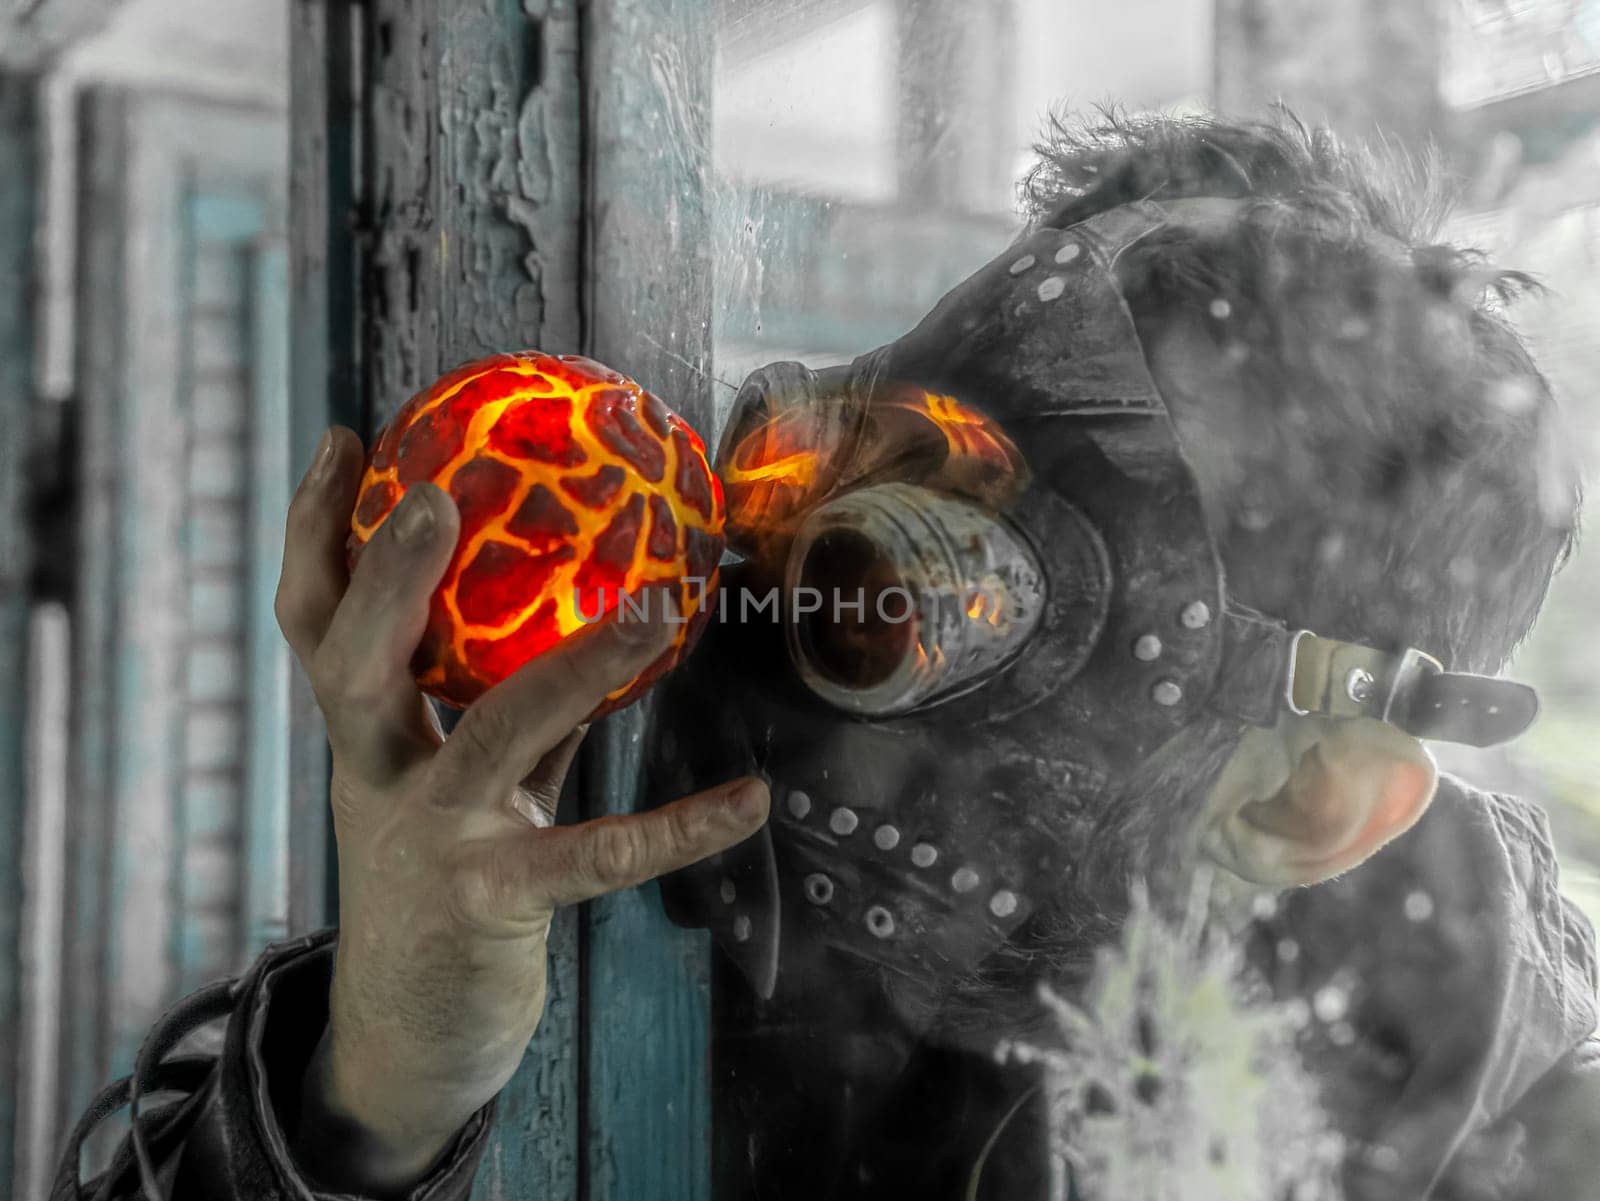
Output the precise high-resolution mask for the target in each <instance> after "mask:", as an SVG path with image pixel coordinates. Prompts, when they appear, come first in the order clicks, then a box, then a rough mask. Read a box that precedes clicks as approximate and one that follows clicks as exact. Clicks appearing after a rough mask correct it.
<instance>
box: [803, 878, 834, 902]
mask: <svg viewBox="0 0 1600 1201" xmlns="http://www.w3.org/2000/svg"><path fill="white" fill-rule="evenodd" d="M803 887H804V888H805V890H806V900H808V901H810V902H811V903H812V904H813V905H826V904H827V903H828V902H829V901H831V900H833V881H832V880H830V879H828V877H827V876H824V875H823V874H822V873H821V872H813V873H811V875H809V876H807V877H806V879H805V884H804V885H803Z"/></svg>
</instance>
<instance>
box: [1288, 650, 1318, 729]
mask: <svg viewBox="0 0 1600 1201" xmlns="http://www.w3.org/2000/svg"><path fill="white" fill-rule="evenodd" d="M1313 636H1314V635H1313V634H1312V632H1311V631H1310V630H1296V631H1295V632H1294V633H1293V635H1291V636H1290V638H1289V669H1288V671H1287V672H1286V673H1285V674H1284V678H1283V703H1284V704H1286V705H1288V706H1289V712H1290V713H1293V714H1294V715H1295V716H1296V717H1304V716H1306V714H1308V713H1310V712H1311V710H1310V709H1302V708H1301V707H1300V706H1299V705H1297V704H1295V703H1294V677H1295V674H1296V673H1297V672H1298V671H1299V669H1300V641H1301V639H1303V638H1310V637H1313Z"/></svg>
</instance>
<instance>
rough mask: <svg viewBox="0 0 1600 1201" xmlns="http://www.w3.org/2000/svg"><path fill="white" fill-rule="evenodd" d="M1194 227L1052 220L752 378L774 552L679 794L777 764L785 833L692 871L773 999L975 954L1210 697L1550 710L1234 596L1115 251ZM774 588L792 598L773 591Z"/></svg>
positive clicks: (1012, 921) (753, 483)
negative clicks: (903, 309)
mask: <svg viewBox="0 0 1600 1201" xmlns="http://www.w3.org/2000/svg"><path fill="white" fill-rule="evenodd" d="M1166 220H1167V216H1166V214H1165V213H1164V211H1163V210H1162V208H1161V207H1160V206H1159V205H1156V204H1152V203H1135V204H1128V205H1124V206H1122V207H1119V208H1116V209H1113V210H1110V211H1108V212H1105V213H1102V214H1100V215H1098V216H1096V217H1093V218H1091V219H1090V220H1087V221H1084V222H1082V223H1080V224H1077V225H1073V226H1071V227H1069V228H1065V229H1060V228H1052V227H1049V226H1046V227H1043V228H1040V229H1038V230H1037V231H1036V232H1034V233H1033V234H1032V235H1031V236H1030V237H1028V238H1027V239H1026V240H1025V241H1023V242H1021V243H1020V244H1018V245H1016V246H1014V247H1012V248H1011V249H1009V250H1008V251H1007V252H1006V253H1005V254H1003V255H1002V256H1001V257H1000V258H998V259H997V260H995V261H994V262H992V263H990V264H989V265H988V266H986V267H984V268H983V269H982V270H980V271H979V272H977V274H975V275H973V276H972V277H971V278H970V279H968V280H967V281H966V282H964V283H963V284H961V285H960V286H959V287H957V288H956V289H955V290H954V291H952V292H951V293H950V294H949V295H947V296H946V297H945V298H944V299H943V300H942V301H940V303H939V304H938V305H937V307H935V308H934V310H933V311H932V312H931V313H929V314H928V316H927V317H926V318H924V319H923V321H922V322H921V323H920V324H919V325H918V326H917V327H916V328H915V329H914V330H912V331H911V332H910V333H909V334H907V335H906V336H904V337H903V338H901V339H900V340H898V341H896V342H893V343H891V344H889V345H887V346H884V347H882V348H880V349H878V350H876V351H873V352H872V353H870V354H867V355H864V356H862V357H861V358H860V359H857V360H856V361H855V362H854V363H852V364H851V365H849V366H848V367H839V368H831V369H828V370H824V371H820V372H812V371H808V370H807V369H805V368H804V367H801V366H800V365H798V364H792V363H791V364H781V363H780V364H774V365H773V366H771V367H768V368H764V369H763V370H761V371H758V372H756V373H755V374H754V375H753V376H752V377H751V378H750V379H749V380H748V381H747V382H746V384H745V386H744V387H743V389H742V390H741V392H740V396H739V399H738V402H737V405H736V409H735V412H734V414H733V417H732V420H731V422H730V425H729V428H728V433H727V435H726V437H725V438H724V440H723V443H722V448H721V450H720V451H719V453H718V461H717V468H718V473H719V475H720V476H721V477H722V478H723V480H724V484H725V487H726V489H727V496H728V514H729V540H730V545H731V546H732V547H733V548H734V549H735V550H737V551H738V552H740V553H741V554H743V555H744V556H745V561H744V562H743V563H740V564H737V565H734V566H731V567H728V568H726V569H725V570H724V573H723V590H724V602H723V606H722V609H723V612H722V620H720V621H713V622H712V624H711V626H710V628H709V629H708V630H707V632H706V635H705V637H704V639H703V641H702V643H701V644H700V646H699V648H698V649H697V650H696V652H695V654H694V655H693V656H692V658H691V660H690V662H689V663H688V664H687V665H686V666H685V667H683V668H681V669H680V670H679V671H678V672H677V673H675V674H674V675H673V676H672V677H671V678H670V679H669V680H668V681H667V682H666V684H665V685H664V686H663V687H662V688H661V690H660V694H659V697H658V700H657V706H656V709H655V713H656V719H655V728H654V731H653V747H652V752H651V758H650V763H651V790H652V792H653V793H654V794H655V795H663V796H664V795H680V794H683V793H686V792H689V791H693V790H696V789H699V788H702V787H706V786H709V785H710V784H712V783H715V782H717V781H720V780H723V779H726V778H728V777H729V776H732V775H736V774H739V773H741V772H748V771H752V770H754V771H760V772H762V773H764V774H765V775H766V776H767V777H768V779H769V780H770V781H771V783H772V788H773V801H774V806H773V817H772V820H771V821H770V822H769V824H768V826H767V828H766V829H765V830H764V831H763V832H762V833H761V834H760V835H759V836H758V837H757V838H754V839H752V840H750V841H749V842H748V843H746V844H745V845H744V846H742V847H740V848H737V849H735V850H734V851H731V852H729V853H728V854H727V855H724V856H721V857H719V858H718V859H717V860H715V861H713V862H710V863H707V864H702V865H700V866H698V867H696V868H693V869H690V870H688V871H686V872H682V873H679V874H678V875H676V876H675V877H672V878H670V879H669V880H668V881H666V882H665V883H664V886H663V896H664V899H665V901H666V904H667V906H668V909H669V912H670V913H671V914H672V916H673V917H674V920H677V921H679V922H680V923H682V924H686V925H694V926H706V927H709V928H710V929H711V931H712V932H713V934H714V936H715V938H716V940H717V942H718V943H719V944H720V945H721V946H722V947H723V948H724V949H725V950H726V951H727V952H728V953H729V955H730V956H731V957H732V958H733V960H734V962H735V963H736V964H737V965H738V966H739V967H740V969H741V970H742V972H743V973H744V975H745V976H746V977H747V978H748V979H749V980H750V982H751V984H752V985H753V987H754V988H755V989H756V991H757V992H758V993H759V994H760V995H762V996H770V995H771V994H772V992H773V990H774V988H775V987H776V986H777V985H778V982H779V980H780V977H781V973H782V972H783V970H784V967H785V964H786V963H791V962H794V963H804V962H806V961H807V958H808V957H807V956H805V955H803V954H798V952H800V951H801V950H802V949H803V948H804V947H805V946H807V945H813V944H814V945H821V946H825V947H828V948H831V949H833V950H835V951H838V952H842V953H844V954H845V955H846V956H849V957H854V958H856V959H859V960H861V961H864V962H865V963H866V964H870V965H872V966H874V967H875V968H877V969H883V970H888V971H890V972H892V973H895V974H896V975H897V976H900V977H903V978H906V979H908V980H910V981H914V982H921V983H923V984H925V985H927V986H929V987H936V986H937V983H938V982H939V981H941V980H948V979H950V978H951V977H952V975H954V974H956V973H959V972H964V971H967V970H969V969H971V968H973V967H974V966H975V965H976V964H977V963H978V962H979V961H980V960H981V959H983V958H984V957H985V956H986V955H987V954H988V953H989V952H990V951H992V950H993V949H994V948H995V947H996V946H998V945H999V944H1000V943H1001V942H1002V941H1003V940H1005V939H1006V938H1007V937H1008V936H1009V935H1010V934H1011V933H1012V932H1013V931H1014V930H1015V929H1016V928H1017V927H1018V926H1019V925H1020V924H1021V923H1022V922H1023V921H1024V920H1026V919H1027V917H1028V916H1029V914H1030V913H1032V912H1033V911H1034V910H1035V909H1036V908H1037V907H1038V906H1040V905H1042V904H1043V903H1044V902H1045V901H1047V900H1048V899H1049V897H1050V896H1051V894H1052V893H1053V892H1054V891H1055V890H1056V889H1057V888H1059V887H1060V883H1061V881H1062V880H1064V879H1065V878H1066V877H1067V875H1068V873H1069V872H1070V871H1071V870H1072V868H1073V860H1074V856H1075V854H1077V853H1081V849H1082V847H1083V839H1084V837H1085V834H1086V831H1087V829H1088V827H1089V825H1090V823H1091V822H1092V821H1093V819H1094V817H1095V815H1096V814H1097V812H1098V811H1099V807H1100V806H1101V805H1103V804H1105V803H1108V800H1109V798H1113V797H1115V796H1116V794H1117V789H1118V785H1119V783H1120V782H1123V781H1126V780H1127V779H1128V778H1129V776H1130V774H1131V773H1132V772H1133V771H1134V769H1135V768H1137V767H1138V766H1139V765H1140V764H1141V763H1143V762H1144V761H1145V760H1146V759H1147V758H1148V757H1149V756H1150V755H1151V754H1152V752H1154V751H1155V750H1156V749H1157V748H1159V747H1160V746H1162V744H1164V743H1166V742H1167V741H1168V740H1169V739H1171V738H1172V737H1173V736H1174V735H1175V734H1176V733H1177V732H1178V731H1179V730H1180V729H1182V728H1183V727H1184V726H1185V725H1186V724H1187V723H1190V722H1192V721H1194V720H1195V719H1196V718H1197V717H1199V716H1200V715H1202V714H1204V713H1207V712H1208V711H1209V712H1210V713H1214V714H1221V715H1223V716H1225V717H1229V718H1235V719H1238V720H1239V721H1240V722H1241V723H1246V724H1255V725H1271V724H1273V723H1274V722H1275V721H1276V720H1277V719H1278V716H1279V714H1280V712H1281V711H1282V710H1283V709H1284V708H1285V707H1287V708H1289V709H1291V710H1292V711H1294V712H1314V713H1321V714H1326V715H1330V716H1335V717H1356V716H1367V717H1375V718H1379V719H1382V720H1385V721H1388V722H1392V723H1393V724H1395V725H1397V726H1399V727H1400V728H1401V729H1404V730H1407V731H1409V732H1411V733H1413V734H1416V735H1418V736H1419V737H1426V738H1438V739H1449V740H1454V741H1460V742H1467V743H1471V744H1474V745H1486V744H1488V743H1492V742H1498V741H1501V740H1504V739H1506V738H1510V737H1513V736H1515V735H1516V734H1517V733H1519V732H1521V730H1522V729H1524V728H1525V727H1526V726H1527V724H1528V723H1529V722H1530V721H1531V720H1532V719H1533V716H1534V714H1535V712H1536V708H1537V701H1536V698H1535V696H1534V694H1533V692H1532V690H1531V689H1528V688H1526V687H1524V686H1522V685H1517V684H1512V683H1509V682H1506V681H1500V680H1491V679H1487V678H1484V677H1476V676H1464V675H1454V674H1450V673H1446V672H1444V671H1442V670H1441V668H1440V665H1439V664H1438V663H1437V662H1436V661H1434V660H1433V659H1431V658H1429V657H1428V656H1427V655H1425V654H1422V653H1420V652H1418V651H1416V650H1411V649H1404V648H1402V649H1401V650H1400V651H1399V653H1390V652H1388V651H1385V650H1380V649H1373V648H1368V647H1363V646H1358V645H1355V644H1351V643H1344V642H1335V641H1331V640H1326V639H1321V638H1317V637H1316V636H1315V635H1312V634H1310V633H1308V632H1305V631H1291V630H1290V629H1288V628H1287V627H1286V626H1284V625H1283V624H1282V623H1280V622H1278V621H1275V620H1273V619H1272V617H1271V616H1270V615H1262V614H1258V613H1255V612H1252V611H1250V610H1248V609H1246V608H1244V607H1242V606H1240V605H1237V604H1235V603H1232V602H1230V600H1229V598H1228V595H1227V590H1226V585H1225V581H1224V579H1223V573H1222V568H1221V565H1220V562H1219V559H1218V555H1217V550H1216V547H1215V545H1214V543H1213V540H1212V538H1211V536H1210V534H1209V533H1208V531H1207V528H1206V523H1205V518H1204V514H1203V512H1202V508H1201V504H1200V496H1199V490H1198V484H1197V482H1196V480H1195V477H1194V475H1193V473H1192V471H1191V470H1190V468H1189V465H1188V464H1187V462H1186V461H1185V458H1184V455H1183V453H1182V451H1181V449H1180V447H1179V445H1178V442H1177V438H1176V435H1175V433H1174V430H1173V426H1172V423H1171V421H1170V420H1169V417H1168V414H1167V411H1166V408H1165V405H1164V403H1163V401H1162V398H1161V396H1160V394H1159V392H1158V391H1157V389H1156V385H1155V382H1154V381H1153V379H1152V378H1151V375H1150V372H1149V369H1148V367H1147V365H1146V362H1145V356H1144V353H1143V350H1142V348H1141V346H1140V343H1139V340H1138V337H1137V335H1136V333H1135V329H1134V325H1133V320H1132V318H1131V316H1130V315H1129V312H1128V309H1127V307H1126V305H1125V304H1124V302H1123V299H1122V296H1121V293H1120V291H1119V289H1118V285H1117V282H1116V276H1115V273H1114V266H1115V264H1116V261H1117V258H1118V256H1119V255H1120V254H1121V253H1122V252H1123V251H1124V250H1126V249H1127V248H1128V247H1129V246H1131V245H1133V244H1135V243H1136V242H1138V241H1139V239H1141V238H1143V237H1145V236H1147V235H1148V234H1150V233H1151V232H1152V231H1154V230H1156V229H1158V228H1160V227H1161V226H1162V225H1163V224H1165V222H1166ZM778 585H782V595H783V597H784V606H783V611H782V613H781V620H776V621H775V620H774V619H773V618H774V615H775V610H773V609H771V608H761V609H757V608H755V607H754V606H753V605H752V604H751V603H750V602H751V599H752V598H754V599H756V600H764V599H765V596H766V592H767V590H768V589H769V588H771V587H773V586H778ZM806 589H815V591H816V593H817V594H819V595H820V597H821V600H822V608H821V609H820V610H819V611H816V612H812V613H807V612H804V611H803V610H804V609H805V608H806V607H807V605H808V603H809V602H804V601H802V602H799V603H796V599H795V598H796V597H797V596H799V595H801V593H802V591H803V590H806ZM891 596H892V602H891V603H889V604H886V605H883V606H880V605H879V604H878V602H880V601H884V600H885V598H888V597H891ZM839 597H842V604H841V605H840V608H839V609H835V608H834V606H835V604H836V603H838V602H837V601H836V599H835V598H839ZM884 610H887V612H888V616H885V613H884ZM839 617H842V620H835V619H836V618H839ZM895 617H899V618H900V620H894V618H895Z"/></svg>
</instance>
